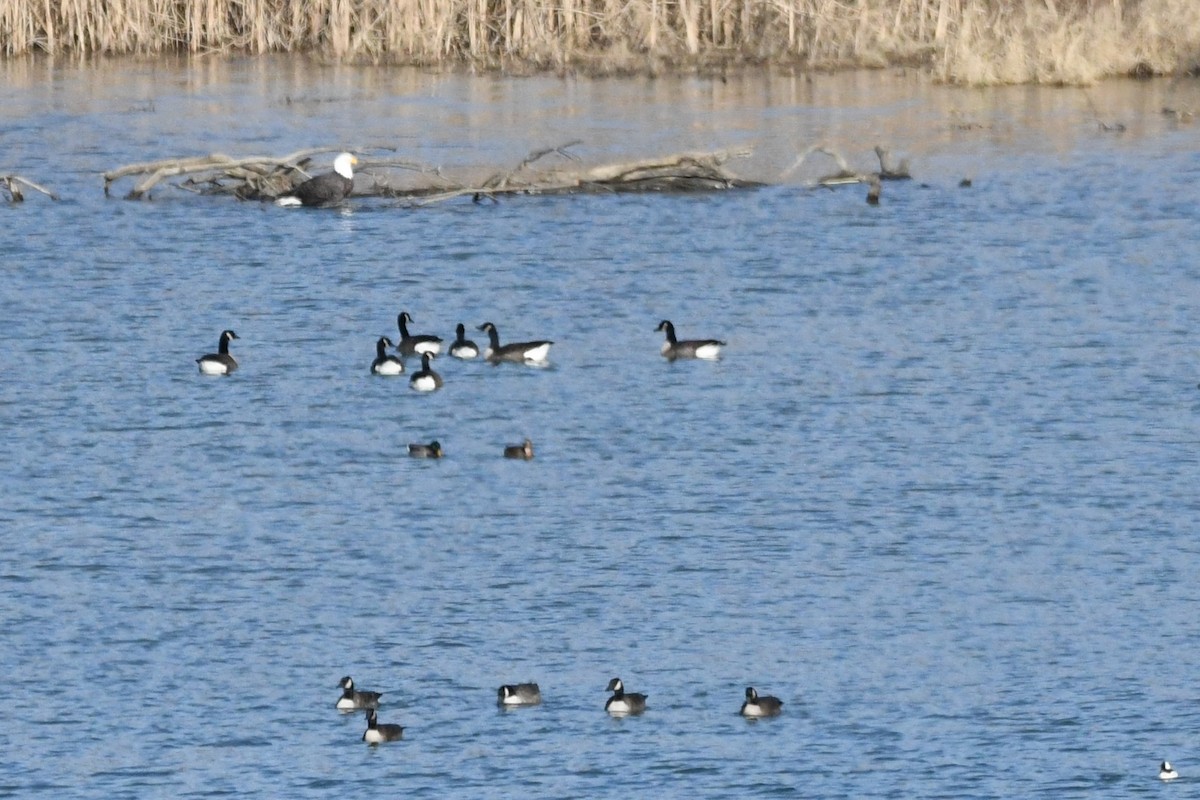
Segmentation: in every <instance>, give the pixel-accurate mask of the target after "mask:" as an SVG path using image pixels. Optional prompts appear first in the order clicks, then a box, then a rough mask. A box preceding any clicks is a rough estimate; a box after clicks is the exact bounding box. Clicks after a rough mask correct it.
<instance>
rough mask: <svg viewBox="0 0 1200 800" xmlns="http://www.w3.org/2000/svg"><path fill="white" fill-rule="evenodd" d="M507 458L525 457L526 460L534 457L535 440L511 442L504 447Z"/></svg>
mask: <svg viewBox="0 0 1200 800" xmlns="http://www.w3.org/2000/svg"><path fill="white" fill-rule="evenodd" d="M504 457H505V458H523V459H525V460H526V461H528V460H529V459H531V458H533V442H531V441H530V440H529V439H526V440H525V441H524V442H522V443H521V444H510V445H508V446H507V447H505V448H504ZM551 460H553V459H551Z"/></svg>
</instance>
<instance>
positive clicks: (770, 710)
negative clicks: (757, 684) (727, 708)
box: [741, 686, 783, 717]
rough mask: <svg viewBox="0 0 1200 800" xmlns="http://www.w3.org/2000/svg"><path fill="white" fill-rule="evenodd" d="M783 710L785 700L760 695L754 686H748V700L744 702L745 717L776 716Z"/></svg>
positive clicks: (743, 711)
mask: <svg viewBox="0 0 1200 800" xmlns="http://www.w3.org/2000/svg"><path fill="white" fill-rule="evenodd" d="M781 711H783V701H782V700H780V699H779V698H778V697H771V696H769V695H768V696H767V697H759V696H758V692H756V691H754V687H753V686H747V687H746V702H744V703H742V711H741V714H742V716H743V717H775V716H778V715H779V713H780V712H781Z"/></svg>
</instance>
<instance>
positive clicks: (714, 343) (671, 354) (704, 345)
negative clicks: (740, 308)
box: [655, 319, 725, 361]
mask: <svg viewBox="0 0 1200 800" xmlns="http://www.w3.org/2000/svg"><path fill="white" fill-rule="evenodd" d="M655 330H656V331H666V332H667V340H666V341H665V342H663V345H662V354H663V355H664V356H666V357H667V358H668V359H670V360H671V361H674V360H675V359H677V358H704V359H709V360H712V359H716V358H720V357H721V348H722V347H724V346H725V342H722V341H720V340H719V339H684V340H683V341H682V342H681V341H679V340H678V339H676V338H675V326H674V325H672V324H671V322H670V321H669V320H665V319H664V320H663V321H662V322H660V323H658V327H657V328H655Z"/></svg>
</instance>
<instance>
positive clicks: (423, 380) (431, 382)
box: [408, 353, 442, 392]
mask: <svg viewBox="0 0 1200 800" xmlns="http://www.w3.org/2000/svg"><path fill="white" fill-rule="evenodd" d="M431 358H433V353H422V354H421V371H420V372H414V373H413V376H412V377H411V378H409V379H408V385H409V386H411V387H412V388H414V389H416V390H417V391H418V392H432V391H433V390H434V389H440V388H442V376H441V375H438V374H437V373H436V372H434V371H433V370H431V369H430V368H429V360H430V359H431Z"/></svg>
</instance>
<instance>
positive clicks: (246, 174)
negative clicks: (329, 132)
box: [104, 147, 339, 200]
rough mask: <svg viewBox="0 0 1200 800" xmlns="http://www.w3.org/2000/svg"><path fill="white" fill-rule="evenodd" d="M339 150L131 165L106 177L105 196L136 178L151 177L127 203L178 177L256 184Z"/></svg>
mask: <svg viewBox="0 0 1200 800" xmlns="http://www.w3.org/2000/svg"><path fill="white" fill-rule="evenodd" d="M338 149H339V148H333V147H317V148H310V149H307V150H298V151H296V152H295V153H292V154H290V155H286V156H281V157H274V156H246V157H243V158H232V157H230V156H227V155H225V154H224V153H212V154H211V155H207V156H196V157H193V158H168V159H163V160H161V161H151V162H147V163H142V164H129V165H127V166H124V167H120V168H118V169H114V170H111V171H109V172H106V173H104V194H105V196H108V194H109V190H110V188H111V187H112V184H113V182H114V181H117V180H120V179H121V178H126V177H130V176H133V175H147V177H146V178H145V179H143V180H142V181H141V182H140V183H138V184H136V185H135V186H134V187H133V189H131V190H130V191H129V194H127V195H126V196H125V199H126V200H140V199H141V198H142V197H145V196H147V195H148V193H149V192H150V190H151V189H153V188H154V187H155V186H157V185H158V184H159V183H160V182H161V181H163V180H164V179H166V178H173V177H176V176H178V175H191V176H207V177H206V178H204V180H209V181H211V180H219V179H220V178H221V177H225V178H234V179H240V180H253V179H254V178H256V177H257V178H265V177H268V176H271V175H275V174H278V173H280V172H287V171H289V170H301V171H302V167H303V166H304V165H306V164H307V163H308V161H309V160H310V159H311V158H312V156H314V155H317V154H319V153H330V152H334V151H336V150H338ZM192 180H193V182H195V181H196V178H192Z"/></svg>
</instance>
